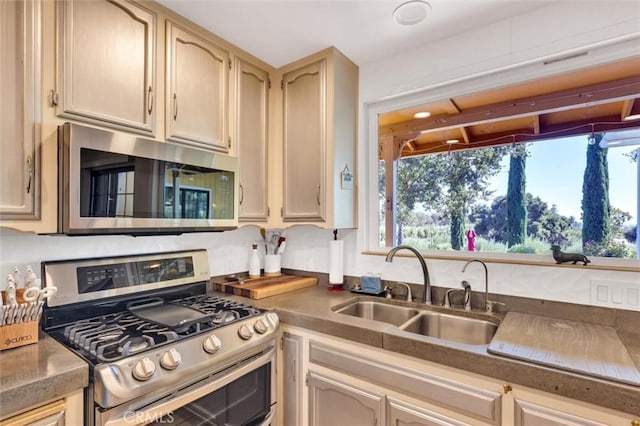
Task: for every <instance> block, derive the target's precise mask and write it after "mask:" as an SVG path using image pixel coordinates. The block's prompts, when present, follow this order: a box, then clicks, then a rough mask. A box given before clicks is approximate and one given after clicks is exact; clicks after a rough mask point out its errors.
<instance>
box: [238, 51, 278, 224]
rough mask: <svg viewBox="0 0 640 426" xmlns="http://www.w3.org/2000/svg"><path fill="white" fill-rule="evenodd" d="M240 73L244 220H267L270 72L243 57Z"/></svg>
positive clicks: (240, 137)
mask: <svg viewBox="0 0 640 426" xmlns="http://www.w3.org/2000/svg"><path fill="white" fill-rule="evenodd" d="M235 65H236V66H235V72H236V120H235V122H236V135H235V141H236V143H237V144H238V156H239V157H240V215H239V220H240V221H241V222H250V221H256V222H264V221H267V219H268V218H269V212H268V207H267V134H268V127H267V123H268V118H269V110H268V105H269V86H270V80H269V73H268V72H267V71H265V70H262V69H260V68H258V67H256V66H254V65H252V64H250V63H248V62H246V61H244V60H242V59H240V58H236V61H235Z"/></svg>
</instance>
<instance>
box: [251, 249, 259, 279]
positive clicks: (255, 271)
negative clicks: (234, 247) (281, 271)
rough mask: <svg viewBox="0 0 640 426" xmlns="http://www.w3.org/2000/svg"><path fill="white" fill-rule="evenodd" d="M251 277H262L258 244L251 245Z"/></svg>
mask: <svg viewBox="0 0 640 426" xmlns="http://www.w3.org/2000/svg"><path fill="white" fill-rule="evenodd" d="M249 277H251V278H259V277H260V256H259V255H258V244H256V243H253V244H252V245H251V257H249Z"/></svg>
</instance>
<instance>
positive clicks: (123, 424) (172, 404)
mask: <svg viewBox="0 0 640 426" xmlns="http://www.w3.org/2000/svg"><path fill="white" fill-rule="evenodd" d="M269 362H275V349H274V348H271V349H269V350H268V351H267V352H266V353H264V354H262V355H260V356H259V357H258V358H256V359H254V360H252V361H250V362H248V363H247V364H245V365H242V366H240V367H238V368H237V369H234V370H232V371H231V372H230V373H229V374H225V375H224V376H222V377H220V378H217V379H214V380H213V381H211V382H209V383H206V384H204V385H202V386H199V387H196V388H194V389H190V390H187V391H186V392H185V393H184V394H178V395H176V397H175V398H172V399H170V400H169V401H163V402H158V403H151V404H149V405H148V406H146V407H141V408H139V409H137V410H135V411H134V410H131V411H127V412H125V413H123V415H122V416H118V417H117V418H115V419H109V420H107V421H106V422H104V423H103V424H104V426H131V425H135V424H146V423H149V422H152V421H158V420H161V419H162V418H163V417H165V416H168V415H170V414H171V413H172V412H173V411H175V410H177V409H178V408H180V407H183V406H185V405H187V404H190V403H191V402H193V401H195V400H197V399H199V398H202V397H203V396H205V395H208V394H210V393H212V392H214V391H216V390H218V389H220V388H222V387H224V386H226V385H228V384H229V383H231V382H233V381H234V380H236V379H239V378H240V377H242V376H244V375H245V374H247V373H250V372H251V371H253V370H255V369H256V368H258V367H260V366H262V365H265V364H267V363H269ZM267 417H268V418H269V417H270V416H267ZM267 424H268V423H267Z"/></svg>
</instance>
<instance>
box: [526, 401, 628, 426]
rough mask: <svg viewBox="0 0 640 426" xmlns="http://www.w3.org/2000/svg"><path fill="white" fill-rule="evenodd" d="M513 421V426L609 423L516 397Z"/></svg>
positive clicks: (587, 425) (594, 424)
mask: <svg viewBox="0 0 640 426" xmlns="http://www.w3.org/2000/svg"><path fill="white" fill-rule="evenodd" d="M612 420H613V419H612ZM514 423H515V426H606V425H609V424H610V423H600V422H598V421H595V420H589V419H585V418H582V417H578V416H575V415H573V414H569V413H566V412H564V411H560V410H556V409H553V408H550V407H544V406H542V405H538V404H534V403H531V402H525V401H520V400H517V399H516V400H515V422H514ZM625 423H626V422H625ZM629 423H630V422H629Z"/></svg>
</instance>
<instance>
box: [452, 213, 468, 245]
mask: <svg viewBox="0 0 640 426" xmlns="http://www.w3.org/2000/svg"><path fill="white" fill-rule="evenodd" d="M450 231H451V248H452V249H454V250H461V249H462V246H463V245H464V242H463V240H464V238H465V237H464V213H461V212H451V228H450Z"/></svg>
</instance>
